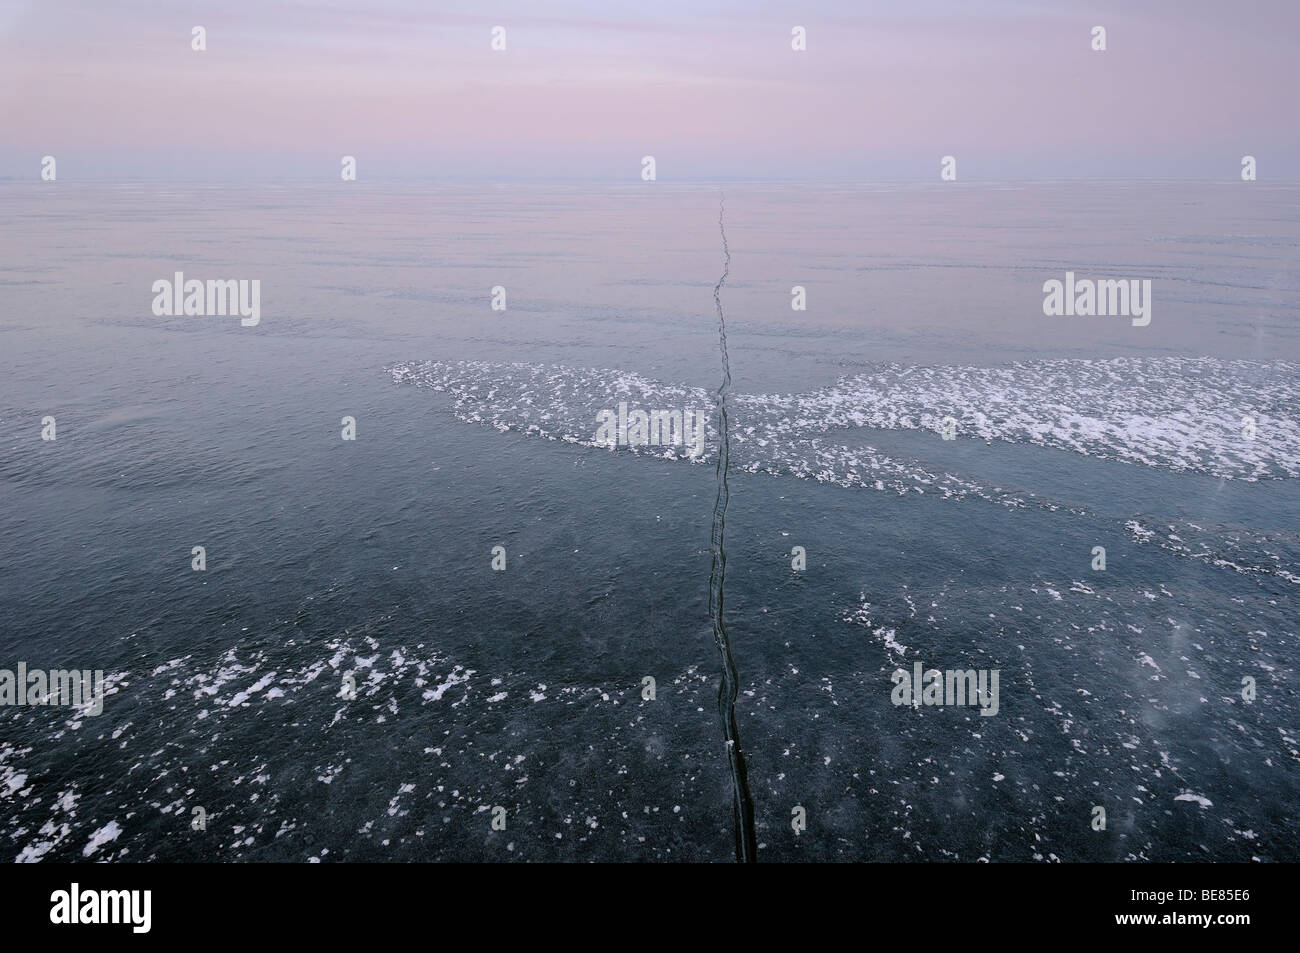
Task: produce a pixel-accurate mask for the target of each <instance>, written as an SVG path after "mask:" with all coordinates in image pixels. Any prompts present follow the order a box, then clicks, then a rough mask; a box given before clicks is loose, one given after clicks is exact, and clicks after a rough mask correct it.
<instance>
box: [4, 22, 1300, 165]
mask: <svg viewBox="0 0 1300 953" xmlns="http://www.w3.org/2000/svg"><path fill="white" fill-rule="evenodd" d="M195 25H202V26H204V27H205V28H206V30H207V50H206V51H204V52H196V51H194V50H192V49H191V48H190V31H191V28H192V27H193V26H195ZM496 25H501V26H504V27H505V28H506V43H507V49H506V50H505V51H504V52H496V51H493V50H492V49H491V47H490V41H491V33H490V31H491V29H492V27H493V26H496ZM795 25H800V26H804V27H805V28H806V29H807V36H808V49H807V51H806V52H795V51H793V50H792V49H791V47H790V31H791V28H792V27H793V26H795ZM1094 25H1102V26H1105V27H1106V29H1107V45H1108V49H1107V51H1106V52H1104V53H1098V52H1094V51H1093V50H1092V49H1091V47H1090V43H1091V40H1090V30H1091V28H1092V27H1093V26H1094ZM1297 40H1300V2H1296V0H1275V2H1269V0H1260V2H1254V3H1242V2H1231V0H1227V2H1211V0H1145V2H1144V0H1123V2H1093V3H1090V2H1064V0H1062V2H1050V0H1036V2H1035V0H990V2H984V3H981V2H978V0H898V2H884V0H876V2H871V0H845V2H810V3H798V2H790V3H766V2H748V3H739V2H724V3H693V2H692V3H688V2H682V0H656V2H654V3H645V4H637V5H633V4H631V3H626V2H615V0H601V2H595V0H561V2H554V3H546V2H541V0H534V2H506V3H495V4H485V3H477V2H416V0H357V2H349V0H333V2H327V3H315V2H273V0H265V2H263V0H220V2H218V0H211V2H185V0H179V2H177V0H172V2H165V0H116V2H111V3H109V2H100V0H84V2H75V0H31V2H27V0H0V176H9V177H15V178H32V177H34V176H38V175H39V163H40V159H41V157H42V156H43V155H46V154H51V155H54V156H56V158H57V159H58V161H59V178H60V181H68V180H71V179H76V178H86V179H99V178H116V177H122V178H151V177H169V178H246V177H257V178H277V177H281V178H290V179H302V180H308V181H310V180H322V181H323V180H325V179H330V178H337V175H338V167H339V157H341V156H343V155H345V154H347V155H354V156H356V157H357V161H358V167H359V170H360V173H361V176H362V178H363V179H372V180H382V179H384V178H389V177H407V176H419V177H426V176H428V177H459V176H502V177H562V178H579V179H581V178H599V179H613V180H617V179H620V178H628V179H632V180H635V179H637V178H638V177H639V173H640V159H641V157H642V156H643V155H653V156H655V158H656V161H657V166H658V169H657V171H658V176H659V179H660V181H672V180H673V179H689V178H764V177H782V178H814V179H817V178H853V179H873V178H875V179H882V178H883V179H889V178H904V179H920V180H927V179H935V178H937V175H938V163H939V158H940V157H941V156H942V155H945V154H951V155H955V156H956V157H957V159H958V170H959V176H960V178H962V179H966V180H977V179H1005V178H1022V177H1024V178H1060V177H1074V176H1097V177H1193V178H1225V179H1232V178H1235V177H1236V175H1237V171H1238V170H1239V168H1240V158H1241V156H1242V155H1245V154H1252V155H1255V156H1256V158H1257V159H1258V162H1259V176H1260V178H1261V179H1284V178H1290V179H1295V178H1300V123H1297V121H1296V117H1297V115H1300V109H1298V108H1297V104H1296V96H1297V89H1300V82H1298V80H1300V69H1298V68H1297V66H1296V57H1297V48H1296V46H1297Z"/></svg>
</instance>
